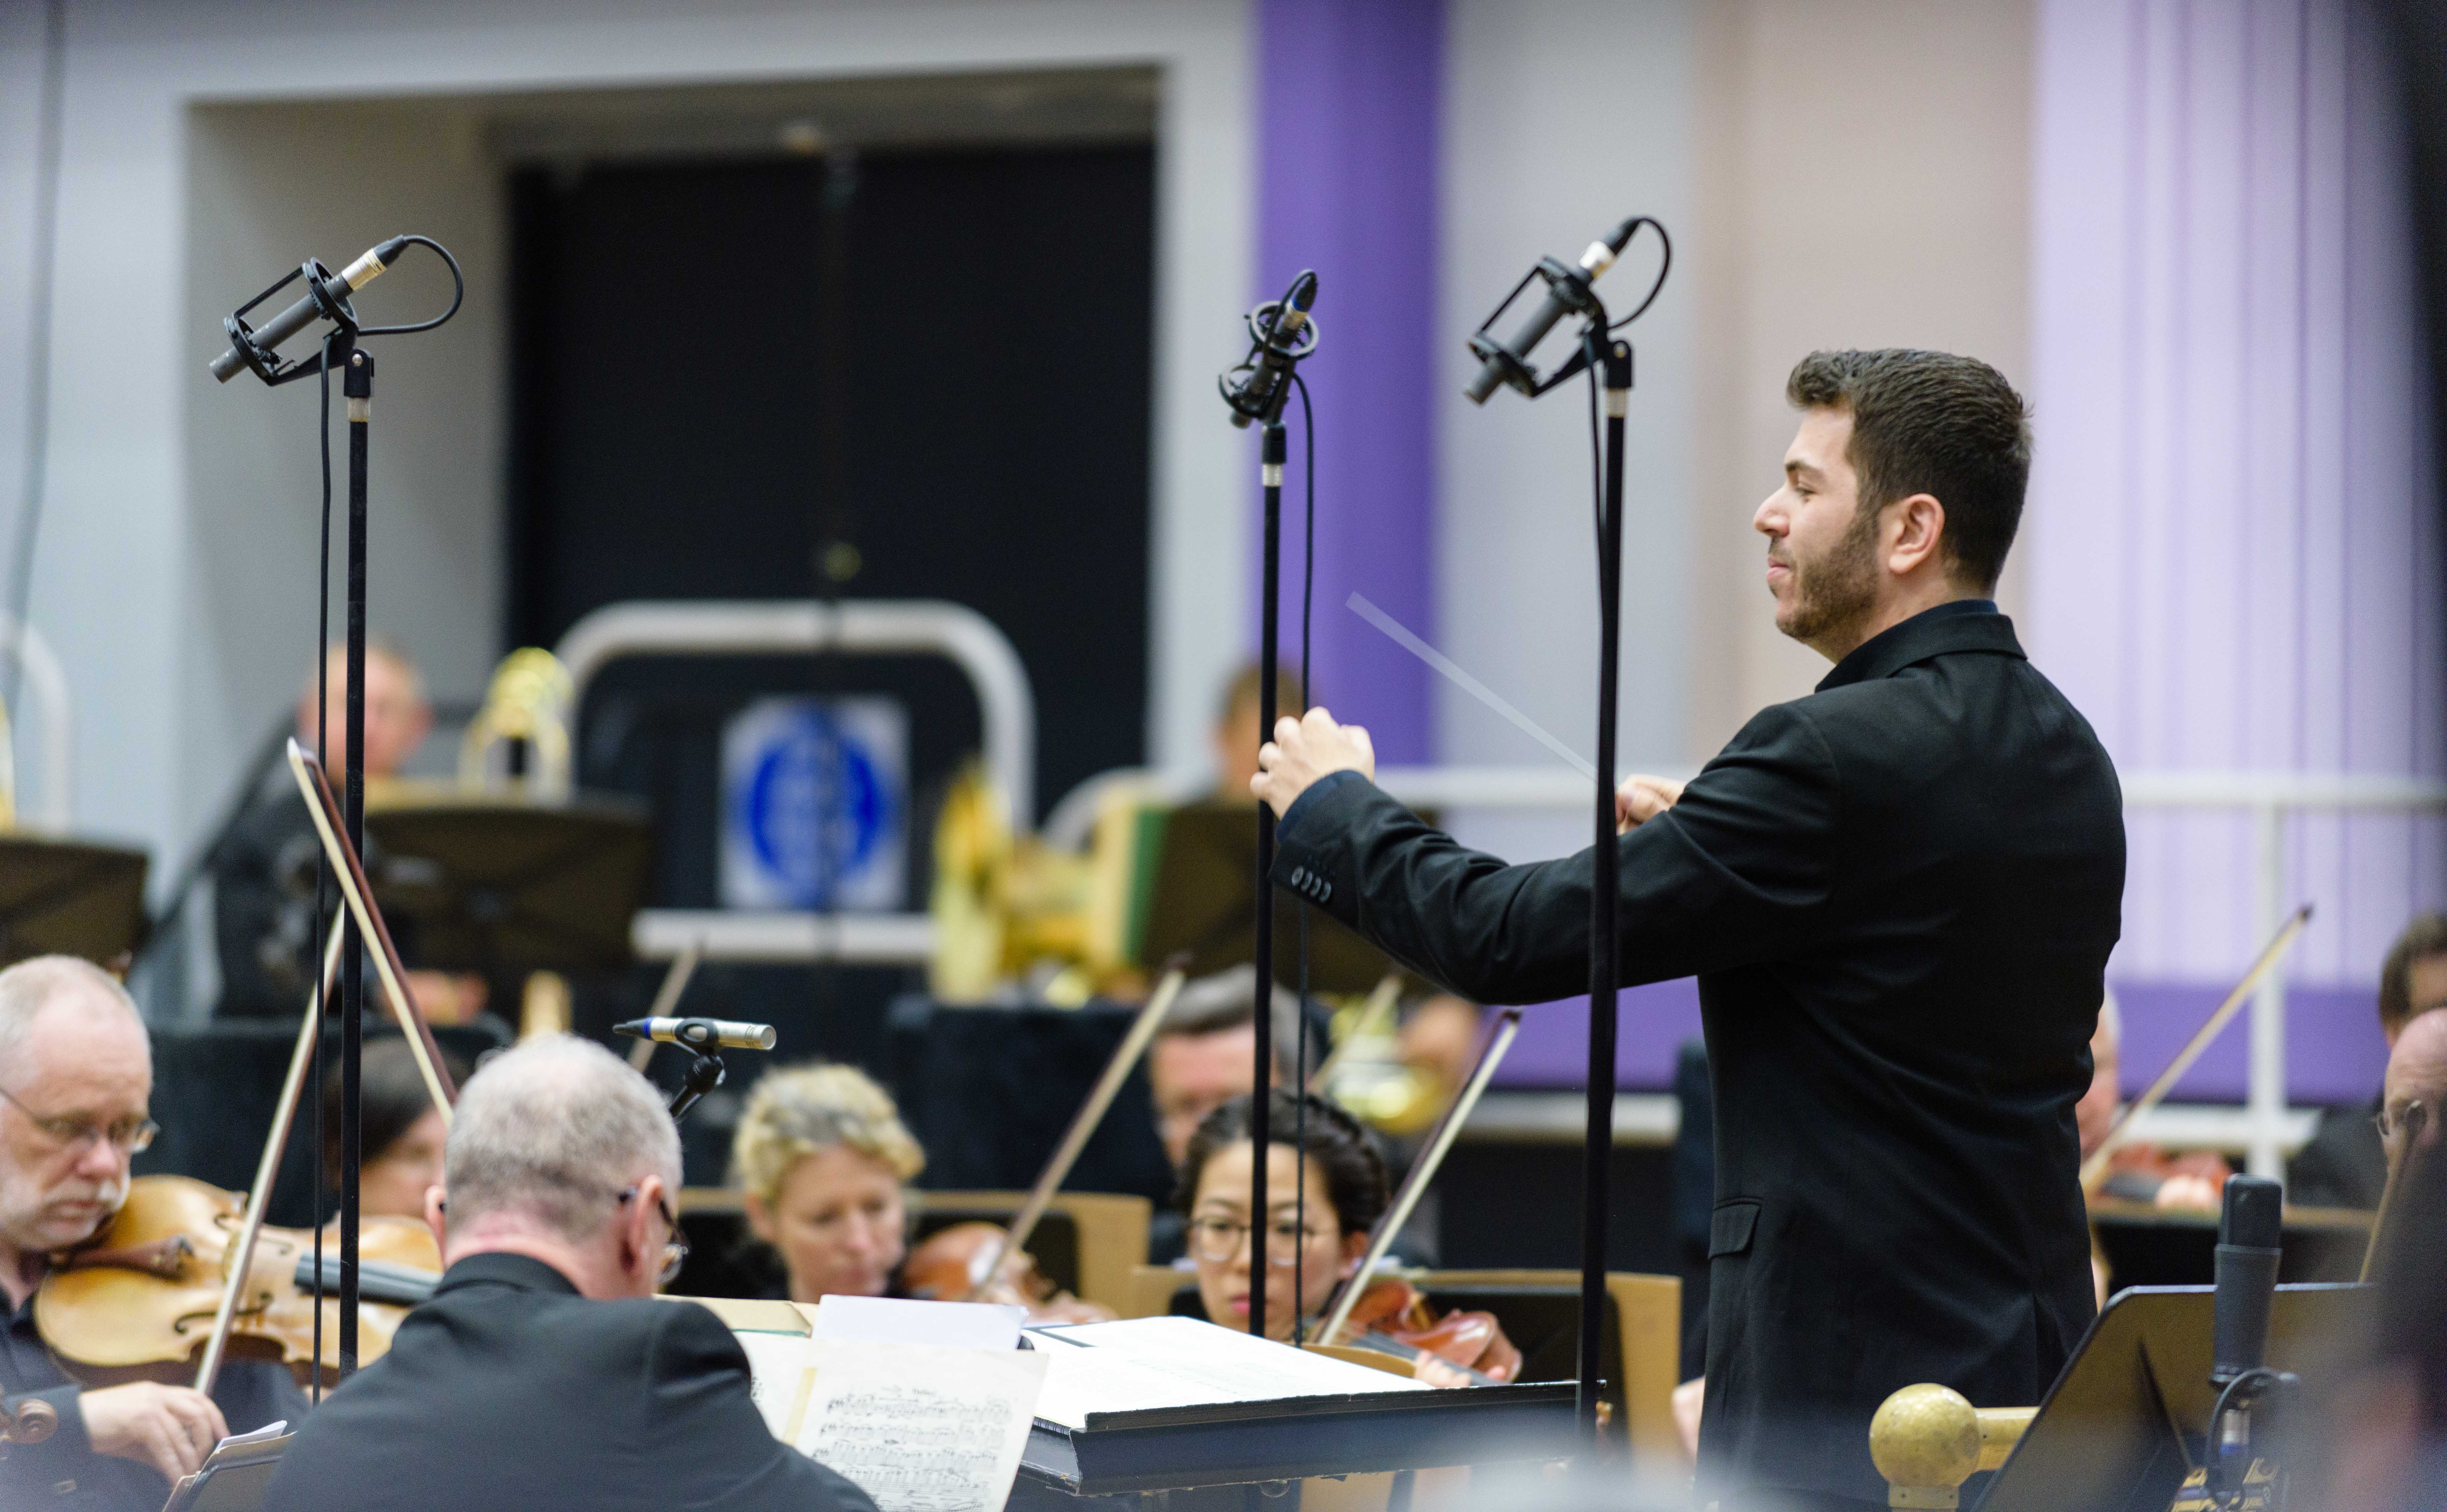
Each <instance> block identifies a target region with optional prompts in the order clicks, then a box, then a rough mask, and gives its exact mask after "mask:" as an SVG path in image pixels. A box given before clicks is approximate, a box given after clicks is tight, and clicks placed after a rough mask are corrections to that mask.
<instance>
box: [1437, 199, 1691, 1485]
mask: <svg viewBox="0 0 2447 1512" xmlns="http://www.w3.org/2000/svg"><path fill="white" fill-rule="evenodd" d="M1641 225H1650V226H1656V229H1657V233H1658V236H1660V238H1663V237H1664V235H1665V228H1664V227H1662V226H1659V225H1657V223H1656V222H1655V221H1654V220H1652V219H1650V218H1649V217H1644V216H1641V217H1633V218H1632V219H1631V220H1627V221H1625V222H1623V224H1622V226H1621V227H1618V228H1617V231H1616V235H1615V236H1613V237H1611V238H1609V239H1608V240H1607V241H1606V242H1605V243H1603V244H1602V245H1601V246H1599V247H1595V248H1592V249H1591V252H1590V254H1589V255H1588V256H1584V258H1583V260H1582V265H1581V268H1580V269H1579V270H1574V269H1571V268H1567V267H1565V266H1564V265H1563V264H1562V263H1560V262H1557V261H1556V260H1555V259H1553V258H1551V257H1549V258H1546V259H1544V260H1542V261H1541V262H1540V263H1539V265H1538V266H1537V267H1536V268H1534V269H1532V270H1531V271H1530V272H1529V274H1527V275H1526V276H1525V277H1523V278H1522V280H1521V282H1520V283H1518V284H1516V285H1514V286H1513V289H1512V292H1511V293H1508V294H1506V295H1505V296H1504V303H1502V304H1500V305H1498V306H1496V307H1495V310H1494V312H1493V313H1491V314H1489V316H1488V317H1487V319H1485V320H1484V321H1481V322H1480V323H1479V328H1478V331H1476V333H1474V334H1473V335H1472V337H1471V339H1470V351H1471V354H1472V355H1474V356H1477V357H1479V358H1480V359H1482V361H1484V362H1485V363H1486V366H1485V367H1484V368H1482V369H1480V373H1479V376H1478V378H1477V379H1476V380H1475V381H1474V382H1473V383H1472V384H1471V385H1470V387H1469V388H1468V390H1467V392H1468V394H1469V396H1470V399H1472V400H1473V401H1483V400H1484V399H1486V398H1487V396H1488V395H1489V394H1491V393H1493V392H1494V391H1495V389H1496V388H1497V387H1500V386H1501V387H1513V388H1518V389H1519V390H1521V392H1522V393H1524V394H1526V395H1527V396H1528V397H1529V398H1531V399H1535V398H1537V397H1539V396H1540V395H1542V394H1545V393H1547V392H1549V391H1550V390H1552V389H1553V388H1554V387H1556V386H1558V385H1560V384H1562V383H1563V382H1564V381H1565V379H1567V378H1571V377H1573V376H1575V375H1576V374H1578V373H1580V372H1582V371H1583V370H1584V369H1593V370H1594V371H1595V372H1597V373H1598V374H1600V375H1602V376H1603V380H1604V388H1605V445H1604V452H1605V455H1604V460H1603V482H1602V484H1601V486H1600V488H1599V499H1598V504H1597V520H1596V524H1597V548H1598V759H1597V795H1596V796H1597V808H1596V814H1595V819H1596V834H1595V837H1594V839H1595V844H1594V845H1593V846H1592V847H1591V860H1592V862H1593V864H1594V866H1595V868H1596V873H1597V875H1596V876H1595V877H1593V878H1592V879H1591V882H1592V884H1593V885H1592V886H1591V887H1590V889H1589V1047H1588V1053H1589V1061H1588V1107H1587V1117H1586V1125H1585V1129H1584V1141H1585V1143H1584V1148H1583V1151H1582V1158H1581V1332H1580V1341H1579V1342H1580V1377H1579V1390H1578V1392H1577V1401H1576V1404H1575V1405H1576V1407H1577V1409H1578V1414H1579V1418H1580V1426H1581V1431H1582V1433H1583V1434H1584V1436H1585V1437H1586V1438H1587V1440H1588V1442H1589V1444H1590V1446H1591V1447H1592V1448H1595V1447H1596V1446H1598V1445H1599V1443H1600V1437H1599V1433H1600V1427H1601V1419H1602V1417H1603V1395H1602V1392H1603V1387H1604V1382H1603V1381H1602V1380H1601V1379H1600V1378H1599V1375H1598V1362H1599V1361H1600V1359H1602V1358H1603V1345H1604V1342H1605V1305H1606V1238H1607V1219H1608V1208H1609V1206H1610V1203H1609V1198H1610V1196H1611V1194H1610V1192H1609V1191H1608V1188H1607V1178H1608V1176H1609V1175H1610V1168H1611V1164H1612V1157H1613V1154H1614V1065H1615V1031H1616V1026H1615V1014H1616V1011H1617V1009H1618V1007H1619V999H1620V994H1619V992H1618V986H1619V984H1618V981H1617V975H1618V971H1619V960H1618V954H1619V949H1620V946H1621V942H1622V864H1621V858H1622V851H1621V846H1620V843H1619V840H1620V838H1619V836H1618V834H1617V832H1616V829H1615V817H1614V796H1615V795H1614V786H1615V724H1616V719H1617V715H1618V712H1619V710H1620V708H1621V703H1622V697H1621V690H1620V688H1619V687H1618V684H1619V682H1620V681H1621V677H1622V464H1623V439H1622V428H1623V417H1624V415H1625V413H1626V411H1628V409H1629V408H1630V404H1631V345H1630V343H1628V342H1625V341H1622V340H1618V339H1615V338H1614V336H1613V328H1614V327H1615V326H1616V325H1628V324H1630V323H1631V322H1632V321H1634V320H1637V319H1639V318H1640V316H1641V314H1643V313H1645V312H1647V310H1648V307H1649V305H1650V304H1652V303H1654V302H1655V301H1656V298H1657V295H1658V292H1659V291H1660V290H1661V289H1662V288H1664V286H1665V274H1666V272H1667V271H1668V270H1669V269H1670V268H1671V267H1672V266H1673V261H1672V259H1673V251H1672V245H1671V243H1670V242H1668V243H1667V248H1666V254H1665V255H1666V261H1665V262H1664V263H1663V264H1661V265H1660V267H1659V269H1658V274H1657V281H1656V283H1655V284H1653V285H1651V286H1650V288H1649V291H1648V293H1647V296H1646V297H1645V298H1643V299H1642V300H1641V303H1640V305H1639V307H1638V308H1636V309H1635V310H1633V311H1632V312H1631V313H1630V314H1629V315H1626V316H1625V317H1623V319H1622V320H1621V321H1612V320H1611V319H1610V317H1609V316H1608V315H1607V313H1606V308H1605V304H1604V302H1603V300H1601V299H1599V298H1598V296H1597V294H1596V293H1594V292H1593V291H1592V290H1591V289H1590V287H1589V285H1590V283H1591V282H1592V281H1593V280H1594V279H1595V278H1596V277H1597V275H1598V274H1603V272H1604V271H1605V270H1606V268H1607V267H1609V266H1611V265H1612V260H1613V255H1614V254H1619V253H1620V252H1621V251H1622V247H1623V246H1624V245H1625V244H1626V243H1627V242H1628V240H1629V239H1630V237H1631V236H1632V235H1634V234H1635V232H1636V230H1637V228H1638V227H1639V226H1641ZM1600 253H1604V254H1606V256H1605V258H1604V260H1603V261H1593V260H1592V259H1594V258H1596V257H1597V256H1598V255H1599V254H1600ZM1541 278H1543V279H1544V280H1545V281H1546V288H1547V299H1546V305H1545V307H1543V308H1542V309H1541V310H1540V311H1539V312H1538V314H1537V315H1536V316H1534V317H1532V319H1531V321H1530V323H1529V324H1528V325H1527V327H1525V328H1524V329H1523V331H1522V332H1521V333H1520V334H1519V335H1517V336H1515V337H1514V338H1513V341H1512V345H1511V346H1509V347H1508V346H1506V345H1505V344H1504V343H1501V342H1498V341H1496V340H1494V339H1493V338H1492V337H1489V335H1488V331H1489V328H1491V327H1492V326H1493V325H1494V324H1495V322H1496V321H1497V320H1498V319H1499V318H1501V317H1502V315H1503V314H1504V312H1505V311H1506V310H1508V309H1509V308H1510V307H1511V305H1512V302H1513V301H1514V300H1515V299H1517V298H1519V297H1520V296H1521V293H1522V291H1524V290H1526V289H1527V288H1528V287H1529V285H1530V283H1531V282H1532V281H1533V280H1536V279H1541ZM1566 313H1569V314H1577V315H1579V316H1580V317H1581V318H1582V321H1583V325H1582V328H1581V340H1580V347H1579V350H1577V351H1575V352H1574V353H1573V354H1572V356H1571V358H1570V359H1569V360H1568V361H1566V362H1565V363H1564V364H1563V365H1562V366H1561V367H1559V368H1557V369H1555V371H1554V372H1552V373H1550V374H1548V373H1541V372H1539V371H1538V370H1537V369H1535V368H1533V367H1531V366H1530V365H1529V361H1528V354H1529V350H1530V349H1531V348H1533V347H1534V346H1535V345H1536V344H1537V341H1538V338H1539V337H1541V336H1543V335H1544V334H1545V333H1546V331H1547V330H1548V329H1550V328H1551V326H1552V325H1553V324H1554V322H1555V321H1556V320H1557V319H1558V318H1560V317H1561V316H1562V315H1564V314H1566ZM1515 348H1517V349H1519V350H1514V349H1515ZM1592 419H1593V420H1594V416H1592Z"/></svg>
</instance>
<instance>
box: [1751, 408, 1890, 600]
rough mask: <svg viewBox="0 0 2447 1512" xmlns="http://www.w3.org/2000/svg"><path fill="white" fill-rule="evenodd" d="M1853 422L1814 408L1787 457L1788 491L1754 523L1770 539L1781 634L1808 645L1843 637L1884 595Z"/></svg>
mask: <svg viewBox="0 0 2447 1512" xmlns="http://www.w3.org/2000/svg"><path fill="white" fill-rule="evenodd" d="M1851 444H1852V416H1851V413H1850V412H1849V410H1843V409H1815V408H1813V409H1806V410H1804V411H1802V416H1801V427H1800V429H1799V430H1798V431H1797V432H1796V433H1795V434H1794V436H1793V444H1792V445H1791V446H1789V447H1787V448H1786V450H1785V454H1784V486H1783V487H1781V488H1779V489H1777V490H1776V491H1775V492H1774V493H1773V494H1771V495H1769V496H1768V500H1767V501H1766V502H1765V503H1763V504H1761V505H1759V507H1758V513H1757V514H1755V515H1754V516H1753V517H1752V518H1751V528H1752V529H1754V530H1756V531H1757V532H1758V533H1759V534H1760V535H1762V536H1765V537H1766V538H1767V588H1768V592H1769V593H1770V594H1772V595H1774V597H1775V628H1776V629H1778V630H1780V631H1782V632H1783V633H1786V634H1788V635H1790V636H1792V637H1793V639H1795V640H1797V641H1800V642H1802V643H1803V644H1804V645H1808V646H1820V645H1821V644H1822V643H1823V642H1827V641H1829V640H1831V639H1833V638H1836V637H1839V636H1841V635H1842V634H1843V633H1845V632H1846V631H1847V630H1848V629H1849V627H1850V626H1852V625H1854V624H1856V623H1858V622H1859V621H1861V620H1862V619H1864V618H1866V617H1867V616H1868V614H1870V612H1871V611H1872V610H1873V608H1874V607H1875V604H1876V599H1877V595H1878V577H1879V572H1878V560H1877V555H1878V523H1879V522H1878V517H1877V516H1876V515H1875V514H1871V515H1868V516H1867V517H1864V516H1863V515H1862V514H1861V510H1860V497H1861V496H1860V481H1859V478H1858V477H1857V475H1856V474H1855V473H1854V471H1853V468H1852V461H1851V458H1850V456H1849V449H1850V446H1851Z"/></svg>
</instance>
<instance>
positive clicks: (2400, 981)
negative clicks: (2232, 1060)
mask: <svg viewBox="0 0 2447 1512" xmlns="http://www.w3.org/2000/svg"><path fill="white" fill-rule="evenodd" d="M2439 1008H2447V915H2442V914H2423V915H2420V916H2419V917H2416V918H2414V920H2413V921H2412V922H2411V923H2409V924H2407V925H2405V926H2404V930H2403V932H2402V933H2401V934H2400V935H2398V936H2397V937H2396V942H2395V943H2394V944H2392V945H2390V946H2389V947H2388V951H2387V959H2386V960H2385V962H2384V963H2383V964H2382V965H2381V967H2380V973H2379V1031H2380V1035H2381V1037H2382V1038H2383V1039H2385V1040H2386V1041H2387V1044H2388V1049H2389V1051H2390V1052H2391V1054H2392V1053H2393V1052H2394V1050H2395V1049H2396V1045H2397V1042H2398V1040H2399V1039H2400V1037H2401V1036H2402V1034H2403V1033H2404V1028H2405V1026H2406V1025H2407V1024H2409V1023H2411V1022H2412V1021H2413V1020H2414V1019H2416V1018H2418V1017H2419V1016H2420V1015H2422V1014H2424V1013H2427V1012H2429V1011H2432V1010H2433V1009H2439ZM2385 1111H2386V1109H2385V1107H2384V1106H2383V1105H2382V1103H2381V1100H2380V1099H2377V1098H2373V1099H2372V1100H2370V1101H2369V1102H2366V1103H2356V1104H2349V1105H2346V1106H2339V1107H2331V1108H2328V1109H2325V1110H2324V1111H2323V1112H2322V1113H2321V1115H2320V1124H2319V1127H2318V1128H2316V1129H2315V1130H2313V1131H2312V1134H2311V1142H2310V1143H2307V1144H2305V1145H2304V1146H2303V1148H2302V1149H2301V1150H2300V1151H2299V1152H2298V1153H2296V1155H2295V1157H2294V1158H2293V1159H2292V1160H2290V1161H2288V1162H2286V1200H2287V1201H2289V1202H2293V1203H2297V1204H2299V1205H2302V1206H2305V1207H2359V1208H2374V1207H2377V1206H2379V1199H2380V1193H2381V1191H2382V1190H2383V1189H2384V1188H2385V1187H2386V1185H2387V1157H2386V1154H2385V1152H2384V1151H2383V1150H2382V1149H2381V1143H2380V1139H2379V1134H2378V1130H2377V1128H2376V1126H2375V1121H2376V1120H2377V1119H2378V1118H2379V1117H2380V1115H2381V1114H2382V1113H2383V1112H2385Z"/></svg>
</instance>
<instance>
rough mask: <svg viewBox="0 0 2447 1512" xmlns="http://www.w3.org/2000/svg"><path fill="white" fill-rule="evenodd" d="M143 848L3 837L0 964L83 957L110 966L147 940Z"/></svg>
mask: <svg viewBox="0 0 2447 1512" xmlns="http://www.w3.org/2000/svg"><path fill="white" fill-rule="evenodd" d="M145 862H146V858H145V855H144V853H143V852H142V851H141V850H129V849H127V848H126V847H124V846H120V845H98V844H95V843H93V842H91V841H73V840H47V839H44V838H42V837H40V836H36V835H28V834H25V833H22V832H19V831H7V832H0V966H5V965H9V964H11V963H13V962H16V961H22V960H25V959H27V958H28V956H34V955H50V954H60V955H81V956H83V957H85V959H86V960H89V961H92V962H94V963H96V964H97V965H102V966H108V965H111V964H112V963H113V962H115V961H117V960H118V959H119V958H120V957H121V956H123V955H125V954H128V953H130V952H132V951H133V950H135V949H136V946H137V944H138V942H139V941H140V940H141V939H142V937H143V934H144V868H145Z"/></svg>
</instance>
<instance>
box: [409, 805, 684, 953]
mask: <svg viewBox="0 0 2447 1512" xmlns="http://www.w3.org/2000/svg"><path fill="white" fill-rule="evenodd" d="M366 833H367V834H368V835H369V836H370V838H371V840H372V841H373V843H374V844H375V845H376V846H378V847H379V855H380V858H381V860H380V862H379V864H378V865H377V866H376V868H375V871H374V876H373V884H374V897H375V898H376V899H378V900H379V901H380V902H381V904H382V907H383V911H384V913H386V914H389V915H391V916H393V917H398V916H403V915H404V916H406V917H408V918H410V919H413V920H414V921H415V930H416V937H415V949H416V957H417V964H418V965H419V966H425V967H430V968H433V969H435V970H441V971H475V972H484V973H495V972H503V973H526V972H573V971H585V970H590V969H597V968H604V969H610V968H617V967H622V966H626V965H628V964H629V963H630V961H631V959H632V958H633V956H632V954H631V951H630V944H629V930H630V925H631V922H632V921H633V920H634V919H635V917H636V915H637V910H638V909H639V908H640V907H641V906H643V904H644V902H645V897H646V879H647V871H648V868H649V866H650V864H651V862H652V859H653V830H652V828H651V826H650V825H649V823H648V822H647V819H646V815H645V812H644V810H643V808H642V807H640V806H639V805H637V804H635V803H628V802H625V801H622V800H618V799H613V798H604V797H597V796H591V795H590V796H586V797H581V798H576V799H572V800H569V801H567V802H557V803H536V802H534V801H532V800H528V799H525V798H522V797H519V796H515V795H492V794H484V793H451V794H447V795H446V796H443V797H440V798H434V799H426V798H422V797H414V798H409V797H403V798H400V799H397V800H393V801H390V802H386V803H381V805H380V806H375V805H374V804H373V803H369V804H368V808H367V813H366Z"/></svg>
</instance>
